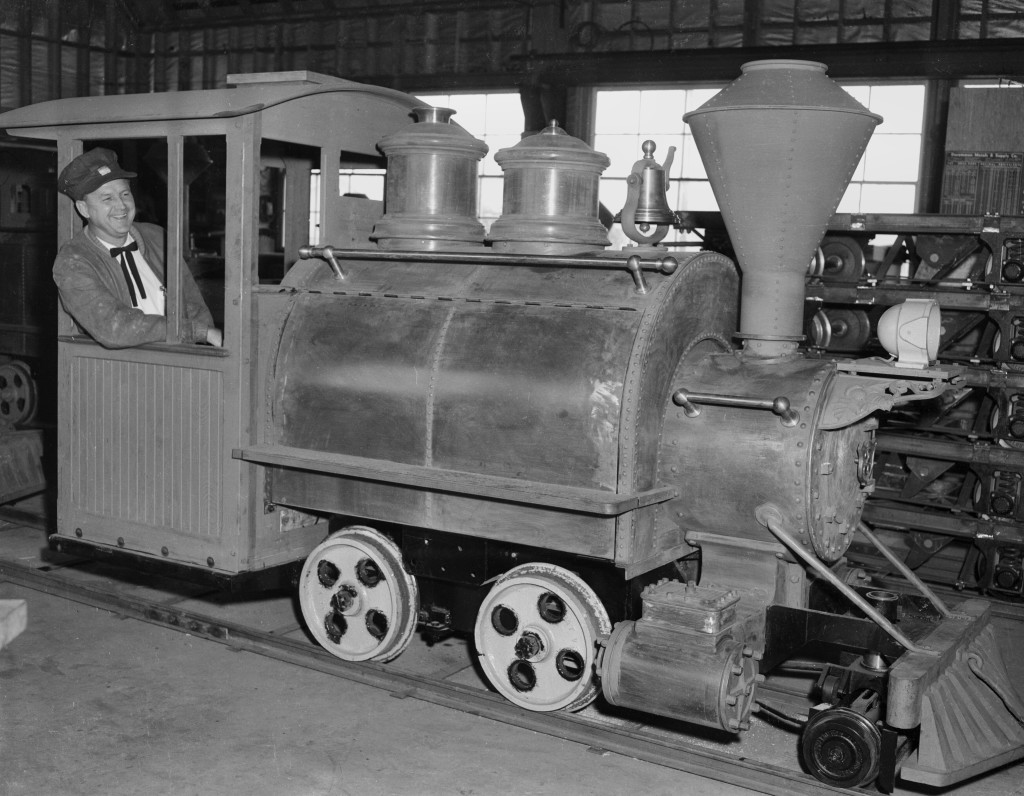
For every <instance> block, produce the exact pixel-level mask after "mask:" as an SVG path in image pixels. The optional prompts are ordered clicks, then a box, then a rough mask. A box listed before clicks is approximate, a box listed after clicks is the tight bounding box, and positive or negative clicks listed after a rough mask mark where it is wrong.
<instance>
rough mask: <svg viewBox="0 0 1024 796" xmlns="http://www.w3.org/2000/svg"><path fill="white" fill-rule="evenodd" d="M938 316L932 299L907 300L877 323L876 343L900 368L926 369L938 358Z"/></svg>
mask: <svg viewBox="0 0 1024 796" xmlns="http://www.w3.org/2000/svg"><path fill="white" fill-rule="evenodd" d="M941 333H942V315H941V313H940V312H939V305H938V302H936V301H933V300H932V299H907V300H906V301H904V302H903V303H902V304H897V305H895V306H893V307H889V309H887V310H886V311H885V312H884V313H882V317H881V318H879V319H878V342H880V343H881V344H882V347H883V348H884V349H885V350H886V351H888V352H889V353H890V354H892V356H894V357H896V364H897V365H899V366H900V367H903V368H917V369H919V370H921V369H924V368H926V367H928V365H929V364H930V363H931V362H933V361H934V360H935V358H936V357H937V356H938V355H939V336H940V334H941Z"/></svg>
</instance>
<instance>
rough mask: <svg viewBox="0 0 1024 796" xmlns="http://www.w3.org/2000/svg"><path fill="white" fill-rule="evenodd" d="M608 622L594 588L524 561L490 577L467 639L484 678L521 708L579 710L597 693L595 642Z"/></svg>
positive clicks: (548, 566)
mask: <svg viewBox="0 0 1024 796" xmlns="http://www.w3.org/2000/svg"><path fill="white" fill-rule="evenodd" d="M610 632H611V621H610V620H609V619H608V612H607V611H605V609H604V606H603V605H602V604H601V601H600V600H599V599H598V598H597V595H596V594H595V593H594V592H593V590H592V589H591V588H590V587H589V586H588V585H587V584H586V583H584V582H583V581H582V580H580V579H579V578H578V577H576V575H573V574H572V573H571V572H569V571H567V570H564V569H562V568H561V567H556V566H554V565H551V564H523V565H521V566H518V567H516V568H515V569H511V570H509V571H508V572H506V573H505V574H504V575H502V576H501V577H500V578H498V580H497V581H496V582H495V583H494V586H493V587H492V588H491V591H490V593H489V594H488V595H487V597H486V599H485V600H484V602H483V605H481V606H480V611H479V613H477V617H476V627H475V629H474V633H473V638H474V640H475V642H476V650H477V655H479V656H480V663H481V666H482V667H483V670H484V672H485V673H486V674H487V679H488V680H490V681H491V684H492V685H493V686H494V687H495V688H496V689H497V690H498V692H499V693H500V694H501V695H502V696H504V697H505V698H506V699H508V700H509V701H510V702H513V703H515V704H516V705H519V706H520V707H523V708H526V709H527V710H536V711H552V710H562V709H566V710H579V709H580V708H583V707H586V706H587V705H589V704H590V703H591V702H593V701H594V699H595V698H596V697H597V694H598V691H599V690H600V689H599V687H598V684H597V681H596V679H595V676H594V659H595V656H596V653H597V640H598V639H599V638H600V637H601V636H607V635H608V634H609V633H610Z"/></svg>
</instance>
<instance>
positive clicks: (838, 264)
mask: <svg viewBox="0 0 1024 796" xmlns="http://www.w3.org/2000/svg"><path fill="white" fill-rule="evenodd" d="M821 252H822V255H823V257H824V266H823V267H822V269H821V277H822V279H824V280H825V281H826V282H856V281H857V280H858V279H860V278H861V277H862V276H863V275H864V269H865V267H866V265H867V262H866V258H865V256H864V249H863V247H862V246H861V245H860V243H859V242H858V241H857V240H855V239H854V238H847V237H842V236H840V237H835V238H825V240H824V241H822V243H821Z"/></svg>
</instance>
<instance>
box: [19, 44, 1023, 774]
mask: <svg viewBox="0 0 1024 796" xmlns="http://www.w3.org/2000/svg"><path fill="white" fill-rule="evenodd" d="M229 84H230V85H229V87H228V88H226V89H218V90H211V91H195V92H179V93H174V94H167V95H136V96H119V97H93V98H87V99H68V100H59V101H55V102H48V103H42V104H40V105H36V106H31V107H28V108H23V109H19V110H15V111H11V112H9V113H6V114H4V115H3V116H0V127H3V128H5V129H7V130H8V131H9V132H10V133H11V134H14V135H24V136H29V137H38V138H44V139H53V140H56V142H57V147H58V157H59V160H60V162H61V164H64V163H67V162H68V161H70V159H71V158H73V157H74V156H76V155H77V154H79V153H80V152H82V151H83V150H84V149H85V148H87V146H93V145H97V144H99V143H102V144H103V145H104V146H109V147H111V148H114V149H116V150H118V151H119V153H120V156H121V160H122V162H125V163H126V165H127V166H128V167H129V168H132V169H133V170H135V171H137V172H139V173H140V174H143V175H144V174H145V173H146V169H147V168H149V169H151V170H152V171H153V172H154V173H159V174H160V175H161V177H162V178H163V179H164V180H165V181H166V195H165V196H163V195H161V196H157V197H155V199H154V201H155V202H156V204H157V205H159V206H160V210H162V211H163V212H164V215H165V219H166V226H167V231H168V232H167V249H168V257H167V262H168V264H169V272H168V286H167V290H168V314H169V318H170V320H171V323H169V324H168V326H169V332H168V339H167V341H166V342H165V343H163V344H155V345H149V346H142V347H139V348H133V349H122V350H108V349H104V348H102V347H101V346H99V345H97V344H96V343H95V342H93V341H91V340H90V339H89V338H88V337H87V336H85V335H83V334H82V333H81V331H80V330H79V329H78V328H77V327H76V326H75V324H74V321H73V319H72V318H70V317H69V316H67V315H66V314H63V313H62V315H61V318H60V322H59V329H58V332H59V334H58V373H59V388H60V394H59V398H58V402H59V407H58V418H59V421H58V425H59V442H60V453H59V462H58V469H59V479H60V481H59V496H58V528H57V531H56V533H55V534H54V536H53V537H52V538H51V543H52V544H53V545H54V546H56V547H57V548H59V549H61V550H65V551H76V550H85V551H88V552H90V553H92V554H94V555H116V556H120V557H132V558H133V559H134V560H135V561H137V562H139V563H140V564H144V565H148V566H154V567H158V566H163V567H164V568H175V567H176V568H178V569H179V570H181V569H183V570H186V571H188V572H190V573H192V574H194V575H196V576H200V575H204V576H207V577H209V578H211V579H215V580H218V582H229V581H230V582H238V581H240V580H242V579H244V578H246V577H255V576H259V575H261V574H265V573H269V572H271V571H274V570H275V569H277V568H280V567H283V566H287V565H289V564H291V563H292V562H295V561H303V562H304V563H303V564H302V567H301V572H300V574H299V576H298V589H299V602H300V606H301V610H302V614H303V617H304V619H305V621H306V623H307V626H308V630H309V632H310V633H311V635H312V636H313V637H314V638H315V639H316V640H317V641H318V642H319V643H320V644H321V645H322V646H323V647H324V648H325V649H327V650H328V651H330V652H331V653H332V654H334V655H335V656H337V657H339V658H341V659H344V660H347V661H378V662H386V661H389V660H392V659H394V658H395V657H397V656H398V655H399V654H401V652H402V651H403V650H404V649H405V648H406V647H407V645H408V644H409V643H410V641H411V639H412V638H413V636H414V634H415V633H416V631H417V629H418V628H421V629H424V630H426V631H428V632H433V633H446V632H461V633H466V634H472V637H473V641H474V644H475V649H476V652H477V654H478V656H479V661H480V666H481V669H482V670H483V672H484V673H485V674H486V676H487V679H488V680H489V681H490V683H491V685H492V686H493V687H494V689H495V690H496V691H497V692H498V693H499V694H500V695H502V696H503V697H505V698H506V699H508V700H510V701H511V702H513V703H515V704H517V705H519V706H521V707H522V708H524V709H526V710H533V711H555V710H579V709H582V708H584V707H586V706H587V705H589V704H591V703H592V702H593V701H594V700H595V699H596V698H597V697H598V696H601V697H602V698H603V700H604V702H605V703H607V704H609V705H611V706H617V707H621V708H626V709H635V710H640V711H644V712H647V713H651V714H656V715H660V716H667V717H670V718H672V719H677V720H681V721H682V722H686V723H688V724H689V725H696V726H697V727H701V728H705V730H710V731H712V732H716V733H720V734H725V735H729V734H736V735H740V734H742V733H743V731H745V730H746V729H748V728H749V727H750V721H751V715H752V714H753V712H754V711H755V709H756V710H757V711H760V712H765V713H766V714H772V715H780V716H783V717H787V718H789V719H791V720H796V721H797V722H798V723H799V724H800V725H801V726H802V736H801V749H802V755H803V761H804V764H805V766H806V768H807V769H808V770H809V771H810V772H811V773H812V774H813V775H814V776H816V777H818V778H819V779H820V780H822V781H823V782H827V783H830V784H832V785H838V786H851V787H852V786H858V785H863V784H867V783H870V782H872V781H876V780H877V782H878V785H879V787H880V788H881V789H882V790H886V791H887V790H891V789H892V787H893V782H894V780H895V778H896V776H897V775H900V776H902V777H903V778H904V779H907V780H909V781H914V782H921V783H925V784H929V785H948V784H951V783H954V782H958V781H961V780H963V779H965V778H967V777H971V776H975V775H977V774H979V773H981V772H983V771H986V770H989V769H991V768H994V767H996V766H999V765H1002V764H1005V763H1007V762H1009V761H1012V760H1015V759H1018V758H1020V757H1021V756H1024V726H1022V721H1024V703H1022V702H1021V699H1020V697H1019V696H1018V695H1017V694H1016V692H1015V690H1014V687H1013V685H1012V684H1011V683H1010V681H1009V678H1008V676H1007V674H1006V671H1005V668H1004V666H1003V663H1002V661H1001V658H1000V652H999V648H998V643H997V640H996V637H995V632H994V630H993V626H992V621H991V613H990V608H989V606H988V604H987V603H985V602H984V601H981V600H965V601H963V602H961V603H960V604H958V605H956V606H953V607H949V606H947V605H945V604H944V603H943V602H942V601H941V600H939V599H938V598H937V597H936V596H935V595H934V594H933V593H932V592H931V591H930V590H929V589H928V588H927V587H926V586H925V585H924V584H922V583H920V581H918V580H917V579H916V578H915V576H914V575H913V573H911V572H910V571H909V570H906V569H905V568H904V569H903V572H904V574H905V575H906V577H907V578H908V580H909V581H910V586H909V587H908V590H907V592H906V593H902V592H898V591H893V590H890V589H879V588H873V587H872V584H871V583H870V582H867V581H865V580H864V579H863V577H861V574H860V573H858V572H857V571H855V570H851V568H849V567H847V566H846V564H845V560H844V552H845V551H846V550H847V548H848V547H849V545H850V543H851V541H852V539H853V537H854V536H855V535H857V534H862V535H863V536H864V537H865V538H867V539H869V540H874V541H877V540H876V539H875V537H874V535H873V534H872V532H871V530H870V529H869V528H868V527H867V526H866V525H865V524H864V523H863V522H861V519H860V517H861V511H862V509H863V505H864V501H865V498H866V496H867V495H868V494H869V493H870V491H871V488H872V483H871V471H872V457H873V450H874V429H875V426H876V417H877V414H878V413H879V412H884V411H887V410H889V409H891V408H892V407H893V406H895V405H897V404H900V403H904V402H907V401H912V400H919V399H922V398H927V397H932V396H935V395H938V394H940V393H941V392H942V391H943V390H944V389H946V387H947V386H948V385H949V384H950V383H951V382H952V381H955V379H956V377H957V376H956V373H955V372H953V371H951V370H950V369H948V368H945V369H942V368H936V367H934V366H932V365H931V359H933V358H934V338H935V335H936V334H937V332H936V331H935V329H936V325H937V323H938V318H937V314H936V311H935V308H934V307H933V306H930V305H927V304H925V305H924V306H913V305H911V306H908V307H903V308H897V311H896V312H895V313H894V314H893V315H892V316H891V317H890V318H889V320H888V321H886V323H885V324H884V326H886V327H887V328H891V329H892V333H891V338H892V350H893V354H894V356H896V357H898V358H897V359H896V361H895V362H893V361H883V360H878V359H871V360H850V361H840V360H835V359H827V358H821V357H813V356H809V355H807V354H805V353H803V352H801V350H800V348H799V343H800V339H801V327H802V314H803V302H804V293H803V291H804V273H805V271H806V269H807V263H808V261H809V260H810V257H811V254H812V253H813V252H814V250H815V248H816V247H817V246H818V243H819V241H820V240H821V237H822V235H823V234H824V232H825V226H826V224H827V222H828V219H829V217H830V216H831V214H832V213H833V211H834V210H835V207H836V205H837V204H838V201H839V199H840V197H841V195H842V192H843V190H844V189H845V186H846V184H847V182H848V181H849V179H850V176H851V174H852V172H853V169H854V168H855V166H856V164H857V162H858V159H859V157H860V155H861V153H862V152H863V149H864V147H865V145H866V143H867V140H868V138H869V136H870V134H871V131H872V129H873V128H874V126H875V125H876V124H877V123H878V122H879V121H880V120H879V118H878V117H877V116H875V115H873V114H871V113H869V112H868V111H867V110H866V109H864V108H863V107H862V106H860V105H859V104H858V103H856V102H855V101H854V100H852V98H850V97H849V95H847V94H846V93H845V92H843V91H842V90H841V89H840V88H839V87H838V86H837V85H836V84H834V83H833V82H832V81H831V80H829V79H828V78H827V76H826V74H825V67H824V66H823V65H821V64H817V63H812V62H803V61H758V62H752V63H750V64H747V65H745V66H744V68H743V74H742V75H741V76H740V77H739V78H738V79H737V80H736V81H735V82H734V83H733V84H731V85H730V86H729V87H728V88H727V89H725V90H723V91H722V92H721V93H720V94H718V95H716V96H715V97H714V98H712V99H711V100H710V101H709V102H708V103H706V104H705V105H704V106H702V107H701V108H699V109H697V110H695V111H693V112H691V113H690V114H688V115H687V117H686V122H687V123H688V124H690V126H691V128H692V130H693V132H694V135H695V138H696V140H697V143H698V147H699V149H700V151H701V155H702V157H703V159H704V162H705V165H706V168H707V172H708V175H709V178H710V179H711V181H712V185H713V188H714V190H715V193H716V197H717V198H718V201H719V205H720V207H721V209H722V212H723V215H724V217H725V219H726V224H727V226H728V229H729V234H730V238H731V240H732V241H733V243H734V246H735V250H736V252H737V259H738V261H739V269H740V270H737V267H736V265H735V264H734V263H733V262H732V261H731V260H729V259H728V258H726V257H724V256H722V255H720V254H716V253H713V252H698V253H694V254H685V255H683V254H670V253H669V250H668V249H666V248H664V247H663V246H662V245H661V243H660V241H661V239H662V237H663V232H664V231H665V230H664V227H666V226H667V224H668V223H670V222H669V221H668V220H667V216H666V214H665V212H664V208H663V207H662V205H663V203H664V190H663V184H659V177H663V171H664V170H663V169H662V168H661V167H659V166H658V164H657V163H656V162H654V159H653V152H654V146H653V145H651V146H647V145H645V148H644V149H645V152H644V157H643V159H641V160H639V161H637V163H636V164H635V166H634V170H633V174H632V175H631V178H630V180H631V190H632V191H633V192H634V193H633V194H631V196H632V198H631V200H630V201H629V202H627V208H626V210H624V219H623V224H624V227H625V226H629V228H630V229H631V230H632V231H633V234H634V235H635V238H634V240H635V241H636V245H635V246H629V247H627V248H625V249H623V250H621V251H610V250H608V249H607V248H606V247H607V237H606V236H605V234H604V229H603V228H602V227H601V225H600V223H599V222H598V220H597V215H598V214H597V206H598V200H597V184H598V180H599V177H600V173H601V171H602V170H603V168H604V167H605V166H607V164H608V160H607V158H606V157H605V156H604V155H602V154H601V153H597V152H595V151H593V150H592V149H591V148H590V147H588V146H587V145H586V144H585V143H584V142H582V141H580V140H578V139H575V138H573V137H572V136H569V135H568V134H567V133H566V132H565V131H564V130H562V129H561V128H560V127H559V126H558V125H557V123H556V122H552V123H551V125H549V126H548V127H547V128H545V129H544V130H542V131H541V132H539V133H536V134H534V135H530V136H526V137H524V138H523V140H522V141H520V142H519V144H517V145H516V146H514V147H510V148H508V149H506V150H502V151H501V152H499V153H498V156H497V160H498V162H499V164H501V165H502V167H503V169H504V170H505V186H504V208H503V214H502V217H501V218H500V219H499V220H498V221H496V222H495V224H494V226H493V227H492V228H491V230H490V233H489V234H485V232H484V230H483V228H482V227H481V226H480V225H479V223H478V222H477V221H476V219H475V218H474V217H473V209H474V205H475V200H474V197H475V190H476V188H475V174H476V161H477V160H479V158H480V157H481V156H482V154H483V152H484V151H485V147H483V145H482V144H481V143H480V142H478V141H476V140H475V139H474V138H473V137H472V136H471V135H470V134H469V133H467V132H466V131H464V130H462V129H461V128H460V127H458V126H457V125H455V124H453V123H452V122H451V120H450V118H449V115H448V114H447V113H445V112H443V111H442V110H441V109H430V108H427V109H424V108H419V107H418V105H419V103H417V102H416V101H415V100H414V99H413V98H411V97H408V96H406V95H403V94H401V93H399V92H394V91H390V90H385V89H380V88H375V87H370V86H362V85H358V84H354V83H351V82H348V81H344V80H340V79H337V78H332V77H327V76H324V75H317V74H314V73H308V72H289V73H269V74H259V75H234V76H230V77H229ZM414 117H415V118H414ZM198 151H201V152H202V157H201V158H197V157H195V156H194V155H193V154H192V153H195V152H198ZM381 153H383V154H384V155H385V156H386V159H387V160H386V162H387V178H386V179H387V195H386V204H384V206H383V207H380V206H379V205H378V204H376V203H373V202H369V201H368V200H365V199H362V198H360V197H354V196H344V195H342V194H343V192H342V191H341V190H339V182H338V180H339V177H338V167H339V166H343V167H352V166H353V165H358V164H366V163H379V162H380V157H381ZM211 164H212V165H211ZM314 170H318V171H319V178H320V185H319V192H318V196H317V199H318V202H319V206H320V207H319V210H320V216H319V228H320V229H319V231H320V240H321V241H324V243H323V244H321V243H319V242H317V243H316V244H311V243H309V241H308V237H309V236H308V234H307V230H308V226H307V225H308V219H309V210H310V208H309V205H308V204H304V202H308V195H309V179H310V174H311V172H313V171H314ZM140 182H141V181H140ZM268 185H276V186H278V188H279V189H280V190H279V191H278V192H276V193H268V192H267V190H265V189H266V186H268ZM141 187H142V186H140V188H141ZM275 197H276V198H278V199H280V200H281V201H274V199H275ZM218 208H219V211H218ZM218 212H219V214H218ZM60 213H61V215H60V218H59V227H60V237H61V239H62V240H63V239H66V238H67V237H69V236H70V235H71V234H72V233H73V231H74V229H75V228H76V226H77V223H78V222H77V220H76V219H75V218H74V216H73V213H72V208H71V207H70V203H65V204H64V205H62V206H61V208H60ZM271 222H273V223H271ZM268 224H269V227H268ZM218 225H220V229H219V230H217V233H218V234H216V235H207V236H206V238H207V240H214V241H215V242H216V243H215V249H216V250H215V251H212V252H211V253H208V254H207V256H206V257H205V259H204V258H203V257H197V256H193V257H191V258H190V259H191V266H192V267H193V268H194V269H196V268H197V266H198V265H199V264H202V263H205V265H206V266H208V267H209V273H198V274H197V279H199V280H200V281H201V282H203V283H204V284H205V285H206V288H207V295H208V297H209V299H210V303H211V309H213V310H214V314H215V316H216V317H218V319H219V321H220V322H221V323H222V325H223V328H224V339H225V345H224V347H223V348H222V349H213V348H209V347H203V346H193V345H182V344H180V343H178V342H177V341H176V340H175V338H174V326H175V322H176V318H177V317H178V312H179V311H178V306H179V304H180V282H181V279H180V273H181V272H180V270H179V269H180V268H182V267H185V266H183V265H182V264H181V263H179V260H182V259H183V257H182V255H185V254H189V253H190V252H191V253H193V254H194V251H195V248H194V241H195V240H196V239H197V236H198V237H203V235H204V233H206V232H208V231H209V229H210V228H211V227H216V226H218ZM209 245H214V244H209ZM271 255H274V256H277V257H278V259H279V260H280V261H281V262H282V263H284V264H285V265H287V266H290V267H287V268H282V269H281V273H280V274H279V275H270V274H269V273H268V272H269V270H272V269H271V268H269V267H268V266H267V263H268V262H270V261H271V260H272V257H271ZM293 263H294V264H293ZM740 271H742V280H741V278H740ZM736 339H738V340H740V341H741V343H742V344H741V346H739V347H737V346H736V344H735V343H734V340H736ZM917 340H920V342H916V343H915V341H917ZM325 537H326V538H325ZM879 549H880V550H881V551H883V554H884V552H886V551H885V548H884V547H883V546H881V544H880V543H879ZM893 563H894V566H897V567H899V566H900V564H899V562H898V561H896V560H894V561H893ZM787 667H790V668H792V667H796V668H797V669H803V670H804V671H811V672H813V673H814V676H815V679H816V682H815V686H814V691H813V697H814V702H813V704H812V705H809V706H805V707H804V708H803V709H802V713H801V715H796V716H794V715H793V713H794V710H797V711H798V712H799V709H798V708H794V706H793V704H792V703H793V700H789V699H787V698H786V696H785V694H784V692H783V691H780V690H775V691H773V690H772V689H771V688H770V683H769V682H767V681H766V677H769V676H771V675H773V674H774V673H776V672H784V671H786V670H787Z"/></svg>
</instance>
